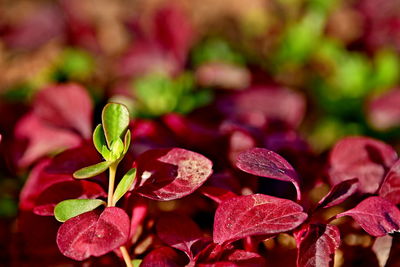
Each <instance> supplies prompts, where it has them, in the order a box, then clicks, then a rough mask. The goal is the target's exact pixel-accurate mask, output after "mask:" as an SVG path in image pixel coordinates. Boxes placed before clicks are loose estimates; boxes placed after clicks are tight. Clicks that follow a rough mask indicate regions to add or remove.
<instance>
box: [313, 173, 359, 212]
mask: <svg viewBox="0 0 400 267" xmlns="http://www.w3.org/2000/svg"><path fill="white" fill-rule="evenodd" d="M357 187H358V179H357V178H354V179H351V180H346V181H343V182H340V183H338V184H336V185H334V186H333V188H332V189H331V190H330V191H329V193H328V194H327V195H326V196H325V197H324V198H323V199H321V200H320V201H319V202H318V207H321V208H329V207H332V206H335V205H339V204H340V203H342V202H343V201H345V200H346V199H347V198H348V197H350V196H351V195H352V194H354V192H356V190H357Z"/></svg>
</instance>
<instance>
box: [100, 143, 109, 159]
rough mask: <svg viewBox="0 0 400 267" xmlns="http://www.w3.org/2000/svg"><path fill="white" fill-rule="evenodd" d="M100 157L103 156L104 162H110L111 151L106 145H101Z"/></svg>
mask: <svg viewBox="0 0 400 267" xmlns="http://www.w3.org/2000/svg"><path fill="white" fill-rule="evenodd" d="M101 155H102V156H103V158H104V159H105V160H106V161H112V160H111V157H112V156H111V151H110V150H109V149H108V148H107V146H106V145H103V147H102V149H101Z"/></svg>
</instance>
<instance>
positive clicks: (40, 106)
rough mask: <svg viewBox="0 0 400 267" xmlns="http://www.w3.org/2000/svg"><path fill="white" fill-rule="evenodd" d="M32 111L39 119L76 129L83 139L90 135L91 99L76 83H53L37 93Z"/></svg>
mask: <svg viewBox="0 0 400 267" xmlns="http://www.w3.org/2000/svg"><path fill="white" fill-rule="evenodd" d="M33 107H34V109H33V110H34V112H35V114H36V115H37V117H38V118H40V119H41V120H43V121H45V122H47V123H49V124H51V125H53V126H57V127H60V128H67V129H72V130H75V131H77V132H78V133H80V134H81V136H83V137H84V138H85V139H89V138H90V137H91V135H92V113H93V112H92V110H93V105H92V100H91V98H90V96H89V94H88V93H87V91H86V90H85V88H83V87H82V86H80V85H78V84H62V85H53V86H50V87H48V88H45V89H43V90H41V91H40V92H39V93H37V95H36V98H35V101H34V104H33Z"/></svg>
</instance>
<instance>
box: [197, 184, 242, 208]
mask: <svg viewBox="0 0 400 267" xmlns="http://www.w3.org/2000/svg"><path fill="white" fill-rule="evenodd" d="M199 192H200V193H201V194H203V195H205V196H206V197H208V198H210V199H212V200H214V201H215V202H217V203H218V204H220V203H221V202H223V201H225V200H228V199H231V198H234V197H237V195H236V194H235V193H233V192H231V191H229V190H226V189H223V188H220V187H215V186H202V187H201V188H200V189H199Z"/></svg>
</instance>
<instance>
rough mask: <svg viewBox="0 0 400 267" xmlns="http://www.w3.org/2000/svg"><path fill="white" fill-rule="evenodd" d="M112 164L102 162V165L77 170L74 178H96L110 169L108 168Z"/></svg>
mask: <svg viewBox="0 0 400 267" xmlns="http://www.w3.org/2000/svg"><path fill="white" fill-rule="evenodd" d="M111 163H112V162H109V161H102V162H100V163H97V164H94V165H91V166H88V167H85V168H82V169H80V170H77V171H76V172H74V177H75V178H76V179H85V178H90V177H93V176H96V175H98V174H100V173H102V172H104V171H105V170H107V169H108V167H109V166H110V165H111Z"/></svg>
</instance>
